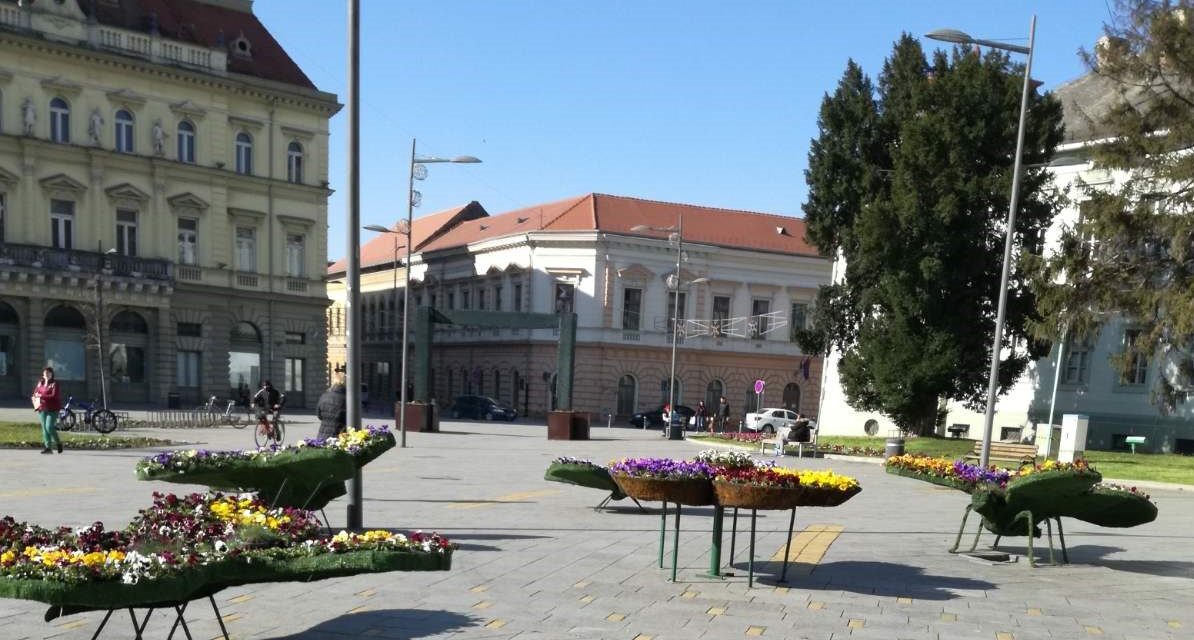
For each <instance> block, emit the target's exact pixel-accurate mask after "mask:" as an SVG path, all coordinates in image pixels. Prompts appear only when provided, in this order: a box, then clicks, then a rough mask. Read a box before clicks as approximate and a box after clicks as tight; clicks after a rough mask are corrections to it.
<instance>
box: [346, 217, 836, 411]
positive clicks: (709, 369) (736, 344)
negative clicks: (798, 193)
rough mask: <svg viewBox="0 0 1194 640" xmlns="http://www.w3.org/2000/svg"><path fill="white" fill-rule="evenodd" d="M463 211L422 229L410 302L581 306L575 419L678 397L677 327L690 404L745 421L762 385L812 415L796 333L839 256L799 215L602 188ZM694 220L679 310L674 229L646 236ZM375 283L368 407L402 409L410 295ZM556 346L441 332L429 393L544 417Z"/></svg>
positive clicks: (815, 391) (812, 360)
mask: <svg viewBox="0 0 1194 640" xmlns="http://www.w3.org/2000/svg"><path fill="white" fill-rule="evenodd" d="M470 206H474V207H475V206H476V204H475V203H473V205H470ZM460 211H461V210H453V211H449V212H443V213H440V214H436V215H435V216H428V217H425V218H420V219H419V220H416V224H415V229H414V230H413V232H412V236H413V238H414V241H413V243H412V246H414V247H415V248H416V251H417V252H416V253H415V254H414V256H413V257H412V260H411V263H412V264H411V269H412V271H411V280H412V288H411V301H412V302H411V304H412V305H415V306H421V305H429V306H433V307H436V308H439V309H445V310H451V309H478V310H493V311H514V312H518V311H524V312H538V313H554V312H575V313H576V314H577V325H578V326H577V344H576V348H577V350H576V363H577V364H576V371H575V379H574V383H573V407H574V408H575V409H576V410H578V411H587V412H590V413H592V414H595V415H598V416H601V417H602V418H603V419H604V416H605V415H607V414H609V415H612V416H614V419H615V420H624V419H625V418H626V417H629V416H630V415H631V414H633V413H635V412H636V411H642V410H648V409H654V408H657V407H659V406H660V405H662V404H663V403H664V402H666V401H667V397H668V387H669V379H670V373H671V336H672V327H678V328H679V331H678V333H677V336H678V339H677V342H678V344H677V349H676V352H677V355H676V376H675V377H676V390H675V395H676V402H677V404H684V405H689V406H693V407H695V406H696V405H697V403H698V402H700V401H704V402H705V403H706V404H707V405H709V404H712V405H714V406H716V404H717V401H718V398H719V397H720V396H722V395H724V396H726V398H727V399H728V400H729V402H730V404H731V407H732V409H733V412H734V414H735V415H736V416H741V415H742V414H743V413H744V412H745V411H747V410H754V408H755V407H756V405H757V403H758V402H759V401H760V398H759V397H758V396H757V395H756V394H755V392H754V385H755V381H756V380H760V379H761V380H764V381H765V383H766V389H765V392H764V394H763V396H762V398H761V400H762V402H763V404H764V405H765V406H789V407H792V408H794V409H796V410H798V411H802V412H804V413H808V414H813V413H815V411H816V406H817V400H818V398H819V395H820V374H821V371H820V369H821V363H820V358H818V357H816V356H811V355H808V354H804V353H803V352H801V350H800V348H799V347H798V346H797V345H796V343H795V342H794V341H793V340H792V338H791V328H792V326H793V325H794V324H799V325H803V323H804V321H805V320H804V319H805V317H806V316H807V314H808V307H809V305H810V304H811V303H812V301H813V298H814V296H815V294H816V290H817V287H818V286H819V285H821V284H824V283H825V282H827V281H828V278H829V261H828V260H826V259H824V258H822V257H820V256H818V255H817V254H816V251H815V250H813V249H812V248H810V247H809V246H808V244H807V243H806V242H805V240H804V225H803V222H801V221H800V220H799V219H796V218H788V217H781V216H772V215H766V214H759V213H750V212H742V211H728V210H721V209H710V208H705V207H696V206H691V205H682V204H673V203H663V202H652V201H646V200H638V199H634V198H625V197H618V196H609V195H602V194H589V195H585V196H581V197H578V198H571V199H568V200H563V201H559V202H553V203H548V204H544V205H540V206H535V207H529V208H526V209H520V210H517V211H511V212H508V213H503V214H500V215H495V216H489V215H481V214H482V212H481V211H477V210H474V211H473V212H471V213H466V214H465V215H459V212H460ZM681 217H682V218H683V231H684V233H683V238H682V240H683V257H684V260H683V262H682V266H681V269H680V273H679V281H680V282H679V285H680V286H679V300H678V305H679V313H678V314H676V313H675V305H676V303H677V299H676V297H675V296H676V292H675V291H674V290H673V289H672V288H671V287H670V286H669V276H675V275H676V255H677V247H676V246H675V244H674V243H672V242H669V239H668V236H669V233H668V232H666V231H655V230H651V229H642V228H638V229H636V227H640V226H648V227H654V228H656V229H663V228H666V227H669V226H672V225H676V224H677V223H678V222H679V220H680V218H681ZM428 221H430V224H429V223H428ZM421 225H422V226H421ZM392 242H393V239H392V238H387V237H380V238H377V239H375V240H373V241H372V242H370V243H367V244H366V245H365V246H364V247H363V249H362V272H363V273H364V274H368V272H369V270H370V267H371V265H374V266H378V265H382V264H385V265H387V266H392V265H393V264H394V260H393V257H392V255H391V254H392V249H391V247H392ZM401 257H402V258H404V257H405V252H403V254H402V256H401ZM343 269H344V266H343V263H336V264H334V265H332V267H331V269H330V273H329V278H330V282H329V289H328V291H329V295H330V296H332V298H333V301H334V303H333V306H332V307H331V309H330V310H329V328H330V333H331V336H332V337H331V338H330V340H331V344H330V347H331V355H330V356H329V363H330V364H331V365H332V366H342V363H343V350H342V346H341V345H342V337H341V336H342V331H341V327H342V322H343V302H344V301H343V284H342V282H343ZM374 273H381V275H378V276H376V277H375V278H374V279H372V280H370V279H369V278H368V276H367V275H363V276H362V293H363V307H364V319H365V323H364V327H363V333H362V336H363V352H364V358H363V360H364V371H363V380H365V381H366V383H367V384H369V386H370V397H371V398H376V399H379V400H380V399H384V400H386V401H389V400H391V399H392V398H393V396H394V393H393V390H394V389H395V388H396V387H397V384H396V383H397V380H398V379H399V378H398V375H395V376H393V377H387V376H386V375H383V374H381V373H379V372H380V371H383V370H384V371H389V370H396V368H397V367H396V365H393V364H390V363H392V362H393V361H394V359H395V355H394V353H395V352H394V350H393V348H392V347H393V339H392V338H391V337H390V335H389V333H390V332H391V331H392V329H391V327H394V328H400V322H401V319H400V314H401V311H402V309H401V293H399V294H398V295H397V296H394V295H392V292H393V288H392V287H393V276H392V274H391V272H390V271H388V270H385V269H382V270H381V271H377V272H374ZM404 275H405V274H398V276H397V281H398V285H399V286H401V284H402V281H403V277H404ZM694 281H695V282H694ZM367 282H372V285H369V284H366V283H367ZM395 298H397V302H393V300H394V299H395ZM391 308H397V309H398V314H390V313H389V312H388V310H389V309H391ZM676 315H678V321H676V322H674V316H676ZM391 319H392V320H393V321H392V322H391V321H390V320H391ZM371 335H372V336H373V337H374V338H373V339H371ZM397 335H400V334H397ZM412 335H413V331H412ZM412 339H413V338H412ZM557 346H558V335H557V332H556V331H554V330H551V329H536V330H527V329H481V328H473V327H452V326H439V327H437V328H436V330H435V331H434V339H433V347H432V369H433V372H432V380H431V389H433V391H434V395H435V397H436V398H437V400H438V401H439V402H440V403H441V404H445V403H446V402H448V401H450V400H451V399H452V398H454V397H455V396H457V395H461V394H470V393H471V394H483V395H488V396H491V397H493V398H496V399H498V400H500V401H502V402H505V403H508V404H510V405H512V406H514V407H515V408H516V409H517V410H518V411H519V412H520V413H522V414H524V415H543V414H544V413H545V412H546V411H548V410H550V409H552V408H554V406H555V403H556V398H555V397H554V396H553V388H554V379H555V374H556V371H555V366H556V354H557Z"/></svg>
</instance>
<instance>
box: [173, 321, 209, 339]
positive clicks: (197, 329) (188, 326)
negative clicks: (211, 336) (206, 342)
mask: <svg viewBox="0 0 1194 640" xmlns="http://www.w3.org/2000/svg"><path fill="white" fill-rule="evenodd" d="M175 333H177V334H178V336H179V337H180V338H202V337H203V325H201V324H199V323H198V322H180V323H178V324H177V325H176V327H175Z"/></svg>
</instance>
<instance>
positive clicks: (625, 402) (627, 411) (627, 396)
mask: <svg viewBox="0 0 1194 640" xmlns="http://www.w3.org/2000/svg"><path fill="white" fill-rule="evenodd" d="M637 400H638V381H637V380H635V379H634V376H632V375H630V374H629V373H628V374H626V375H624V376H622V377H621V378H620V379H619V380H618V403H617V404H618V415H620V416H629V415H633V414H634V410H635V406H636V404H637Z"/></svg>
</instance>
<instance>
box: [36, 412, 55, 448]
mask: <svg viewBox="0 0 1194 640" xmlns="http://www.w3.org/2000/svg"><path fill="white" fill-rule="evenodd" d="M38 413H40V414H41V442H42V444H44V445H46V448H47V449H53V448H54V447H56V446H58V443H59V440H58V412H57V411H39V412H38Z"/></svg>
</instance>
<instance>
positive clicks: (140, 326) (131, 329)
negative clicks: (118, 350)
mask: <svg viewBox="0 0 1194 640" xmlns="http://www.w3.org/2000/svg"><path fill="white" fill-rule="evenodd" d="M109 330H110V331H111V332H112V333H145V334H147V333H149V324H148V323H147V322H145V318H142V317H141V314H139V313H135V312H132V311H121V312H120V313H118V314H116V316H115V317H113V318H112V322H111V324H110V325H109Z"/></svg>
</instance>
